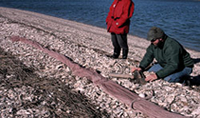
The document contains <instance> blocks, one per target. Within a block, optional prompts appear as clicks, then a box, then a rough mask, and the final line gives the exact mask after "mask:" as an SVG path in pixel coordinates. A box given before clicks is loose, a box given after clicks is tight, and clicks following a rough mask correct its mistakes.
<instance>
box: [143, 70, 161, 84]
mask: <svg viewBox="0 0 200 118" xmlns="http://www.w3.org/2000/svg"><path fill="white" fill-rule="evenodd" d="M156 79H158V77H157V75H156V73H154V72H151V73H150V74H149V75H148V76H147V77H146V78H145V81H149V82H152V81H154V80H156Z"/></svg>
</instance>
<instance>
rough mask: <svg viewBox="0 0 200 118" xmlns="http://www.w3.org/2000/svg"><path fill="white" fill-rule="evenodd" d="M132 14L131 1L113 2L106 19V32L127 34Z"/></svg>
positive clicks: (119, 0) (132, 5) (116, 0)
mask: <svg viewBox="0 0 200 118" xmlns="http://www.w3.org/2000/svg"><path fill="white" fill-rule="evenodd" d="M133 12H134V3H133V2H132V1H131V0H114V2H113V3H112V5H111V6H110V11H109V13H108V16H107V18H106V24H107V30H108V32H111V33H115V34H125V33H126V34H127V33H128V32H129V26H130V18H131V17H132V15H133Z"/></svg>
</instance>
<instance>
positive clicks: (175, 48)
mask: <svg viewBox="0 0 200 118" xmlns="http://www.w3.org/2000/svg"><path fill="white" fill-rule="evenodd" d="M154 58H155V59H156V60H157V62H158V63H159V64H160V65H161V66H162V67H163V69H161V70H159V71H158V72H156V75H157V76H158V78H164V77H166V76H168V75H170V74H172V73H175V72H178V71H181V70H183V69H184V68H185V67H193V65H194V62H193V60H192V59H191V57H190V54H189V53H188V52H187V51H186V50H185V49H184V48H183V46H182V45H181V44H180V43H178V42H177V41H176V40H174V39H172V38H170V37H168V36H166V38H165V41H164V42H163V45H162V46H161V47H156V46H154V45H153V44H151V45H150V46H149V47H148V48H147V50H146V54H145V55H144V57H143V59H142V61H141V62H140V67H141V68H142V69H144V68H146V67H147V66H148V65H149V64H150V63H151V62H152V61H153V59H154Z"/></svg>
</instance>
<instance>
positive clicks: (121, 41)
mask: <svg viewBox="0 0 200 118" xmlns="http://www.w3.org/2000/svg"><path fill="white" fill-rule="evenodd" d="M111 40H112V44H113V46H114V54H115V55H117V56H119V55H120V51H121V48H122V52H123V57H127V56H128V43H127V34H115V33H111Z"/></svg>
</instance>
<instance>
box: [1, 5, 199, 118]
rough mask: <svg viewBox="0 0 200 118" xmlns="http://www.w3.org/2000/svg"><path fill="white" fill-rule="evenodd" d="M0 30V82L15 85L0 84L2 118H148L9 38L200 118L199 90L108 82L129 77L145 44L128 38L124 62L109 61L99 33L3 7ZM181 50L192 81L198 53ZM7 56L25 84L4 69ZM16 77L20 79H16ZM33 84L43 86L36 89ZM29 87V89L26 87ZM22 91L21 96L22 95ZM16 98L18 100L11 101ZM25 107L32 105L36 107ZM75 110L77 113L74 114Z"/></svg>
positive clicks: (107, 44)
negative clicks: (185, 53)
mask: <svg viewBox="0 0 200 118" xmlns="http://www.w3.org/2000/svg"><path fill="white" fill-rule="evenodd" d="M0 25H1V28H0V33H1V35H0V37H1V38H0V48H1V49H2V55H3V54H4V56H1V60H4V61H5V66H2V65H1V66H2V67H1V68H2V69H1V73H3V74H1V76H0V77H1V78H2V80H1V81H2V83H3V80H4V81H5V80H7V79H8V80H12V79H13V78H14V79H15V81H13V82H15V83H16V82H18V84H17V86H12V87H11V88H9V87H6V86H7V85H6V84H1V86H0V87H1V89H0V90H1V91H0V92H1V93H2V95H4V96H2V97H1V98H0V102H1V107H2V108H4V109H3V110H1V116H2V118H3V117H12V116H14V115H16V116H18V117H20V116H24V117H34V116H38V117H56V116H59V117H81V116H82V117H95V116H96V117H109V118H114V117H119V118H128V117H130V118H133V117H140V118H146V117H147V118H148V116H147V115H145V114H143V113H142V112H140V111H137V110H133V109H130V108H129V106H127V105H126V104H123V103H122V102H121V101H119V100H117V99H116V98H114V97H113V96H110V95H109V94H107V93H105V92H104V91H103V90H101V89H100V88H99V87H97V86H95V85H94V84H93V83H91V82H89V81H88V80H87V78H80V77H78V76H74V75H73V74H72V72H71V70H70V68H69V67H67V66H66V65H64V64H63V63H61V62H59V61H58V60H56V59H54V58H52V57H50V56H48V55H47V54H45V53H43V52H41V51H40V50H38V49H36V48H34V47H31V46H29V45H27V44H23V43H21V42H15V43H13V42H11V41H10V40H9V37H11V36H20V37H24V38H26V39H30V40H32V41H36V42H38V43H39V44H41V45H42V46H44V47H46V48H48V49H51V50H54V51H56V52H59V53H60V54H63V55H65V56H67V57H69V58H71V59H72V60H73V61H74V62H76V63H78V64H80V65H81V66H83V67H85V68H93V69H95V70H98V71H100V72H101V75H102V76H104V77H106V78H109V79H112V80H113V81H115V82H116V83H118V84H119V85H121V86H123V87H125V88H127V89H128V90H130V91H134V92H135V93H137V94H138V95H140V96H146V97H148V96H151V98H149V101H150V102H153V103H155V104H157V105H159V106H161V107H164V108H165V109H166V110H168V111H170V112H175V113H178V114H181V115H184V116H188V117H194V118H198V117H200V111H199V109H200V99H199V98H200V89H199V86H193V88H192V89H191V88H190V87H188V86H183V85H182V84H179V83H168V82H165V81H163V80H157V81H154V82H151V83H147V84H146V85H143V86H142V85H139V84H137V83H132V82H130V81H129V80H128V79H120V78H111V77H109V73H120V74H130V70H129V67H130V66H136V65H137V64H138V62H139V61H141V59H142V57H143V55H144V54H145V51H146V48H147V46H148V45H149V44H150V42H148V41H147V40H145V39H142V38H139V37H136V36H132V35H128V44H129V49H130V51H129V54H128V59H126V60H124V59H112V58H111V57H110V56H111V55H112V53H113V52H112V51H113V47H112V44H111V40H110V33H108V32H107V31H106V29H103V28H99V27H94V26H90V25H86V24H82V23H78V22H74V21H69V20H64V19H60V18H56V17H52V16H47V15H43V14H39V13H34V12H28V11H22V10H17V9H11V8H3V7H0ZM187 51H188V52H189V53H190V55H191V57H192V58H193V59H194V60H195V66H194V69H193V73H192V74H191V76H193V77H198V76H199V75H200V71H199V70H200V52H197V51H194V50H189V49H187ZM7 55H10V56H12V58H16V60H18V61H19V65H18V66H20V65H21V66H22V65H23V67H24V68H25V69H23V68H22V70H23V72H25V73H26V74H27V75H32V74H33V75H32V79H30V80H31V81H30V80H29V79H28V77H29V76H28V77H27V76H25V77H23V78H24V81H25V80H26V81H25V82H24V81H23V79H19V80H17V79H16V78H17V74H16V73H15V72H11V71H9V69H10V70H12V69H14V68H16V66H14V67H12V68H11V67H7V66H8V65H7V66H6V59H9V58H8V57H6V58H3V57H5V56H7ZM18 66H17V67H18ZM4 68H6V69H4ZM27 68H28V69H27ZM5 70H6V71H5ZM15 71H16V70H15ZM30 71H31V72H30ZM5 72H6V73H7V74H6V75H5ZM30 73H32V74H30ZM18 76H19V77H21V75H18ZM35 79H36V80H35ZM28 80H29V81H28ZM39 80H41V81H42V82H43V84H38V83H39V82H40V81H39ZM31 82H33V83H34V84H31ZM45 82H46V84H45ZM51 83H54V84H53V85H52V84H51ZM56 84H58V85H56ZM13 85H14V84H13ZM33 85H34V86H33ZM47 85H48V86H47ZM50 85H51V86H50ZM10 86H11V85H10ZM38 86H39V88H38ZM49 86H50V88H49ZM43 87H44V88H43ZM45 87H46V88H45ZM66 88H69V89H66ZM36 89H37V90H38V91H40V92H39V93H41V94H39V96H40V97H38V96H37V92H35V93H34V90H36ZM42 90H45V91H47V92H44V91H42ZM56 90H57V91H56ZM59 90H60V91H59ZM20 91H21V92H20ZM22 91H27V92H25V93H22ZM41 91H42V92H41ZM66 91H70V92H69V93H70V95H71V94H72V96H74V98H73V97H72V98H71V99H75V98H76V100H75V101H72V102H71V103H72V104H69V103H67V100H68V101H70V99H68V98H66V97H69V96H65V93H66ZM42 93H45V95H46V96H47V97H46V96H45V97H44V94H42ZM58 93H61V94H58ZM152 93H153V94H152ZM68 95H69V94H68ZM6 96H7V97H9V99H8V98H7V97H6ZM20 96H22V98H23V99H17V98H20ZM25 98H26V99H25ZM44 98H46V99H44ZM65 98H66V101H65ZM78 98H84V99H78ZM8 101H9V102H8ZM16 101H17V102H16ZM38 101H40V102H38ZM41 101H42V102H41ZM22 103H23V104H22ZM30 103H37V105H36V104H30ZM73 103H74V104H73ZM84 103H85V104H84ZM38 106H39V107H38ZM83 106H85V107H83ZM14 108H15V109H14ZM13 109H14V110H13ZM13 111H14V112H13ZM80 111H82V112H81V113H80ZM81 114H82V115H81ZM45 115H46V116H45Z"/></svg>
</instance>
